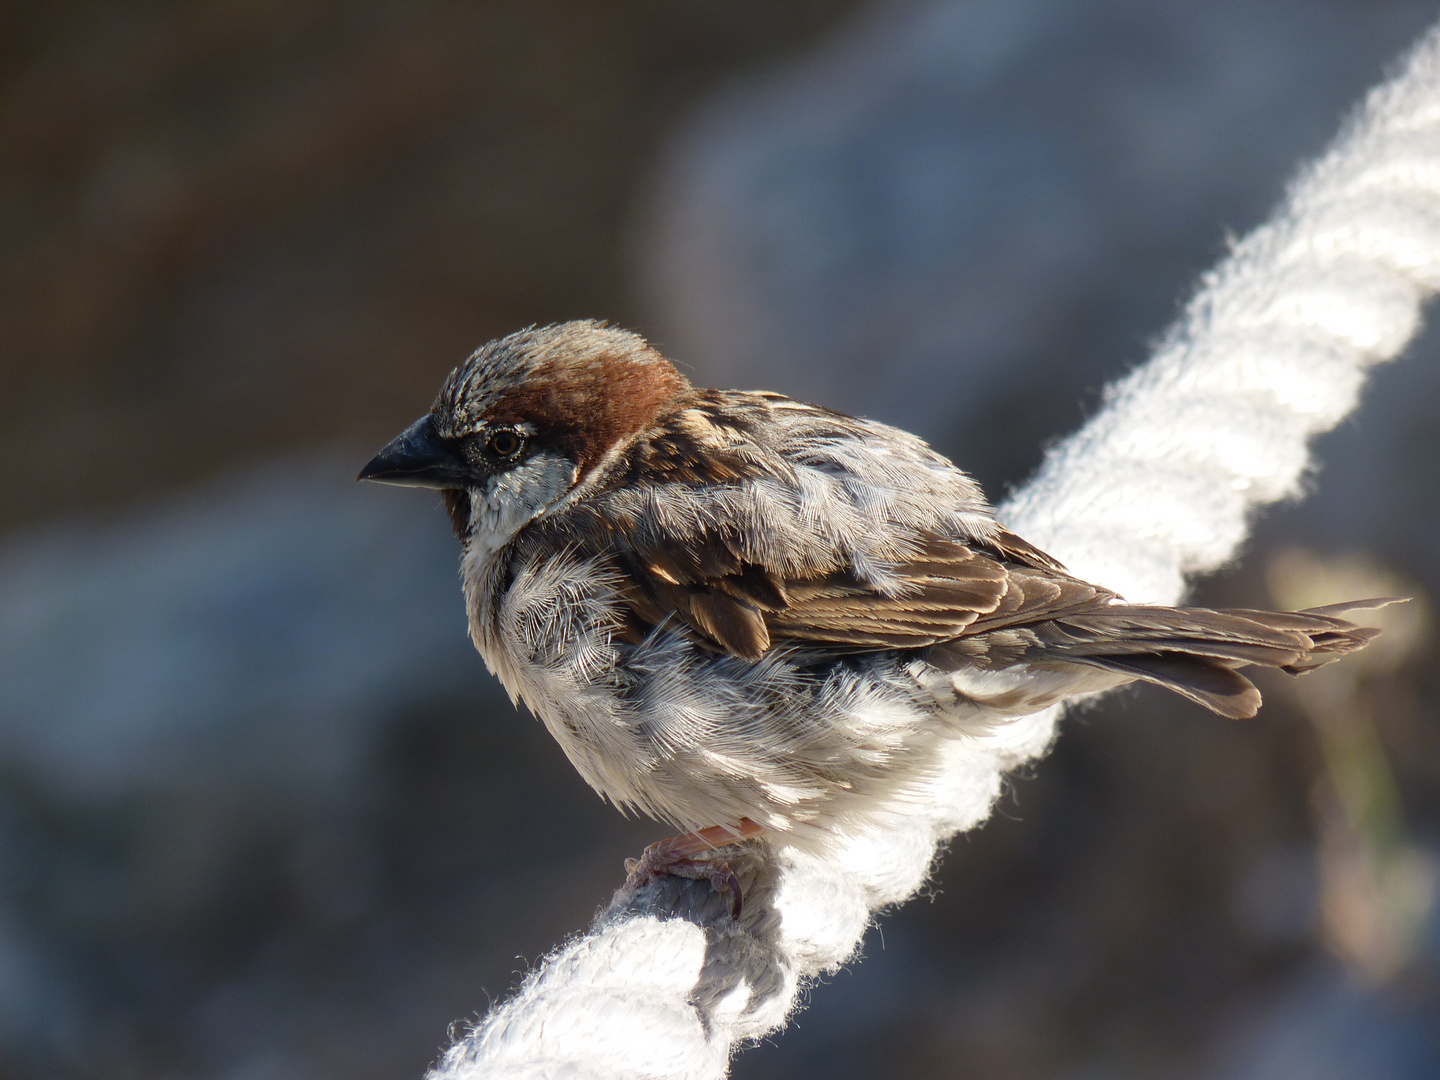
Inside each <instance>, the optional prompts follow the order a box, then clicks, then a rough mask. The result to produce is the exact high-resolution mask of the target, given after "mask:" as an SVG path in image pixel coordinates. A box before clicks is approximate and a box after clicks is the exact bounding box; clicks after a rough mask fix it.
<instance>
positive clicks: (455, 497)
mask: <svg viewBox="0 0 1440 1080" xmlns="http://www.w3.org/2000/svg"><path fill="white" fill-rule="evenodd" d="M440 497H441V498H442V499H444V500H445V513H446V515H447V516H448V517H449V518H450V527H451V528H452V529H454V530H455V537H456V539H458V540H459V541H460V542H461V543H462V544H463V543H464V542H465V538H466V537H467V536H469V535H470V492H468V491H465V490H463V489H460V488H446V489H445V490H444V491H442V492H440Z"/></svg>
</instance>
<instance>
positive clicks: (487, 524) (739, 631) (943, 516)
mask: <svg viewBox="0 0 1440 1080" xmlns="http://www.w3.org/2000/svg"><path fill="white" fill-rule="evenodd" d="M359 479H362V480H374V481H380V482H384V483H389V484H400V485H405V486H413V487H422V488H433V489H436V490H438V491H439V492H440V493H441V496H442V498H443V501H444V505H445V509H446V511H447V512H448V514H449V518H450V522H451V524H452V525H453V526H454V530H455V535H456V536H457V537H458V538H459V541H460V547H461V578H462V582H463V586H464V593H465V601H466V606H467V610H468V616H469V627H470V635H471V637H472V639H473V640H474V643H475V646H476V648H477V649H478V650H479V652H480V655H481V656H482V657H483V658H484V661H485V664H486V666H487V667H488V668H489V669H490V671H491V672H492V673H494V674H495V675H497V676H498V677H499V679H500V681H501V682H502V683H503V684H504V686H505V688H506V690H507V691H508V692H509V694H510V696H511V699H512V700H516V699H519V700H523V701H524V702H525V704H526V705H527V706H528V707H529V709H530V710H531V712H533V713H534V714H535V715H536V716H537V717H538V718H539V719H540V720H541V721H542V722H543V723H544V724H545V726H546V728H548V729H549V731H550V733H551V734H552V735H553V736H554V737H555V740H556V741H557V742H558V743H559V744H560V746H561V748H562V749H563V750H564V752H565V755H566V756H567V757H568V758H569V760H570V761H571V763H572V764H573V765H574V766H575V768H576V769H577V770H579V772H580V775H581V776H582V777H584V779H585V781H586V782H587V783H589V784H590V785H591V786H592V787H593V788H594V789H595V790H596V791H598V792H599V793H600V794H601V795H602V796H603V797H604V798H606V799H608V800H609V801H610V802H612V803H614V804H615V805H616V806H618V807H620V808H621V809H622V810H627V811H638V812H641V813H644V814H648V815H650V816H652V817H655V818H658V819H661V820H663V821H666V822H668V823H670V824H672V825H674V826H676V827H678V828H680V829H684V830H688V831H687V832H685V833H684V834H683V835H681V836H679V837H676V838H674V839H672V840H668V841H663V842H662V843H660V844H657V845H652V847H651V848H650V849H647V852H646V855H645V857H644V858H642V859H641V860H639V861H638V862H636V861H634V860H632V861H631V862H630V863H629V864H627V865H628V866H629V869H630V871H631V878H630V880H631V883H632V884H637V883H641V882H643V881H646V880H650V879H651V878H653V877H655V876H657V875H659V874H662V873H679V874H683V875H686V876H692V877H699V876H708V877H709V878H710V879H711V880H712V882H714V883H715V884H716V885H717V886H718V887H720V888H725V889H729V890H730V891H731V893H732V896H733V898H734V900H735V903H736V905H737V908H736V910H737V911H738V903H739V899H740V892H739V886H738V883H736V882H735V881H734V880H733V876H732V875H730V874H729V871H728V867H726V866H725V865H724V864H723V861H721V860H718V859H715V858H707V856H713V855H714V854H715V849H718V848H723V847H724V846H726V845H727V844H730V843H733V842H735V841H738V840H741V839H745V838H749V837H757V836H764V837H769V838H774V839H780V840H783V841H784V842H785V843H789V844H794V845H798V846H801V847H805V848H808V849H812V850H820V851H823V850H824V849H825V848H826V847H827V846H828V845H829V844H831V843H833V842H834V841H835V840H836V839H837V838H838V837H841V836H844V835H846V834H850V833H854V832H856V831H858V830H865V829H868V828H873V827H876V826H883V824H884V822H885V821H886V820H893V819H894V818H895V817H897V816H900V815H904V814H905V813H906V812H907V806H909V805H913V802H914V800H915V799H916V798H917V797H919V795H920V792H921V791H922V789H923V788H924V787H925V785H926V782H927V780H929V779H930V778H932V777H933V776H934V775H935V771H936V769H937V767H938V759H939V752H940V750H941V748H942V747H943V745H944V743H945V741H946V740H949V739H954V738H962V737H965V736H967V735H975V734H981V733H984V732H987V731H991V730H993V729H995V728H996V726H997V725H1001V724H1004V723H1006V722H1007V721H1009V720H1012V719H1014V718H1016V717H1020V716H1024V715H1026V714H1029V713H1034V712H1036V711H1038V710H1040V709H1044V708H1046V707H1048V706H1051V705H1054V704H1056V703H1057V702H1062V701H1065V700H1066V699H1069V698H1073V697H1076V696H1079V695H1089V694H1094V693H1097V692H1100V691H1104V690H1109V689H1111V688H1113V687H1117V686H1120V685H1122V684H1124V683H1130V682H1137V681H1138V682H1146V683H1153V684H1155V685H1158V686H1162V687H1164V688H1165V689H1167V690H1171V691H1174V692H1175V693H1177V694H1179V695H1181V696H1182V697H1185V698H1188V699H1189V700H1191V701H1195V702H1198V703H1199V704H1201V705H1204V706H1205V707H1206V708H1208V709H1210V710H1212V711H1214V712H1216V713H1218V714H1220V715H1221V716H1225V717H1232V718H1241V717H1250V716H1253V715H1254V714H1255V712H1256V711H1257V710H1258V709H1259V707H1260V694H1259V692H1258V691H1257V690H1256V688H1255V686H1254V684H1253V683H1251V682H1250V680H1249V679H1247V678H1246V677H1245V676H1244V675H1242V674H1241V673H1240V671H1239V670H1238V669H1240V668H1242V667H1245V666H1247V665H1255V666H1259V667H1271V668H1280V669H1282V670H1284V671H1287V672H1291V673H1300V672H1304V671H1308V670H1310V669H1312V668H1315V667H1319V666H1320V665H1322V664H1326V663H1329V662H1331V661H1333V660H1335V659H1338V658H1339V657H1341V656H1343V655H1344V654H1346V653H1348V652H1350V651H1351V650H1353V649H1356V648H1359V647H1360V646H1362V645H1363V644H1365V642H1366V641H1368V640H1369V639H1370V638H1371V637H1373V636H1374V635H1375V633H1376V632H1377V631H1375V630H1372V629H1367V628H1362V627H1358V626H1355V625H1353V624H1352V623H1350V622H1348V621H1346V620H1344V619H1342V618H1341V617H1340V616H1341V615H1343V614H1345V613H1346V612H1347V611H1349V610H1353V609H1357V608H1364V607H1373V606H1376V604H1377V603H1378V602H1375V601H1359V602H1356V603H1353V604H1340V605H1334V606H1331V607H1326V608H1316V609H1311V610H1307V611H1299V612H1291V613H1282V612H1272V611H1251V610H1238V609H1236V610H1210V609H1206V608H1194V607H1162V606H1154V605H1143V604H1130V603H1126V602H1125V601H1124V599H1123V598H1121V597H1120V596H1119V595H1117V594H1116V593H1114V592H1112V591H1111V590H1109V589H1106V588H1104V587H1102V586H1099V585H1095V584H1091V583H1089V582H1086V581H1083V580H1081V579H1079V578H1077V577H1075V576H1074V575H1072V574H1070V573H1069V572H1067V571H1066V569H1065V567H1064V566H1063V565H1061V564H1060V563H1059V562H1058V561H1056V560H1055V559H1053V558H1051V557H1050V556H1049V555H1047V554H1045V553H1044V552H1043V551H1041V550H1039V549H1038V548H1036V547H1035V546H1033V545H1032V544H1030V543H1027V542H1026V541H1025V540H1023V539H1022V538H1021V537H1019V536H1017V535H1016V534H1014V533H1012V532H1010V531H1009V530H1007V529H1006V528H1005V527H1004V526H1003V525H1002V524H1001V523H1000V522H999V521H997V520H996V517H995V513H994V511H993V510H992V509H991V507H990V504H989V503H987V502H986V500H985V497H984V495H983V494H982V492H981V490H980V488H979V486H978V485H977V484H976V483H975V481H974V480H972V479H971V478H970V477H969V476H967V475H966V474H965V473H964V472H962V471H961V470H960V469H958V468H956V467H955V466H954V465H953V464H951V463H950V461H948V460H947V459H946V458H944V457H942V456H941V455H940V454H938V453H936V452H935V451H934V450H932V449H930V447H929V446H927V445H926V444H925V443H924V442H923V441H922V440H920V439H919V438H917V437H916V436H914V435H910V434H907V433H906V432H904V431H901V430H899V429H897V428H894V427H890V426H888V425H886V424H882V423H878V422H876V421H873V420H865V419H860V418H857V417H853V416H847V415H844V414H842V413H838V412H833V411H831V410H829V409H825V408H821V407H819V406H816V405H807V404H804V403H803V402H799V401H795V400H792V399H790V398H788V397H785V396H783V395H781V394H776V393H767V392H762V391H739V390H707V389H700V388H697V387H694V386H692V385H691V384H690V383H689V381H688V380H687V379H686V378H685V377H684V376H683V375H681V374H680V372H679V371H677V370H676V368H675V366H674V365H673V364H671V363H670V362H669V361H668V360H666V359H665V357H663V356H662V355H661V354H660V353H659V352H658V351H657V350H656V349H655V348H653V347H652V346H651V345H650V344H649V343H647V342H646V341H645V339H644V338H642V337H640V336H639V335H637V334H634V333H630V332H628V331H625V330H622V329H618V328H615V327H612V326H609V325H607V324H605V323H602V322H595V321H577V322H568V323H564V324H560V325H554V326H546V327H541V328H534V327H532V328H529V329H526V330H521V331H519V332H517V333H513V334H511V335H509V336H508V337H503V338H500V339H498V340H496V341H492V342H490V343H489V344H487V345H485V346H483V347H482V348H480V349H479V350H477V351H476V352H475V353H474V354H473V355H471V356H470V357H469V359H467V360H466V361H465V362H464V363H463V364H462V365H460V366H459V367H458V368H456V369H455V370H454V371H453V372H452V373H451V374H450V376H449V378H448V379H446V380H445V383H444V385H443V387H442V388H441V390H440V394H439V396H438V397H437V398H436V400H435V403H434V405H433V406H432V407H431V409H430V411H429V412H428V413H427V414H426V415H424V416H422V417H421V418H420V419H419V420H417V421H415V423H413V424H412V425H410V427H408V428H407V429H406V430H405V431H404V432H403V433H402V434H401V435H399V436H398V437H397V438H396V439H395V440H394V441H392V442H391V443H389V444H388V445H387V446H385V447H384V449H382V450H381V451H380V452H379V454H377V455H376V456H375V458H374V459H373V460H372V461H370V463H369V464H367V465H366V466H365V468H364V469H363V470H362V471H361V473H360V475H359Z"/></svg>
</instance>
